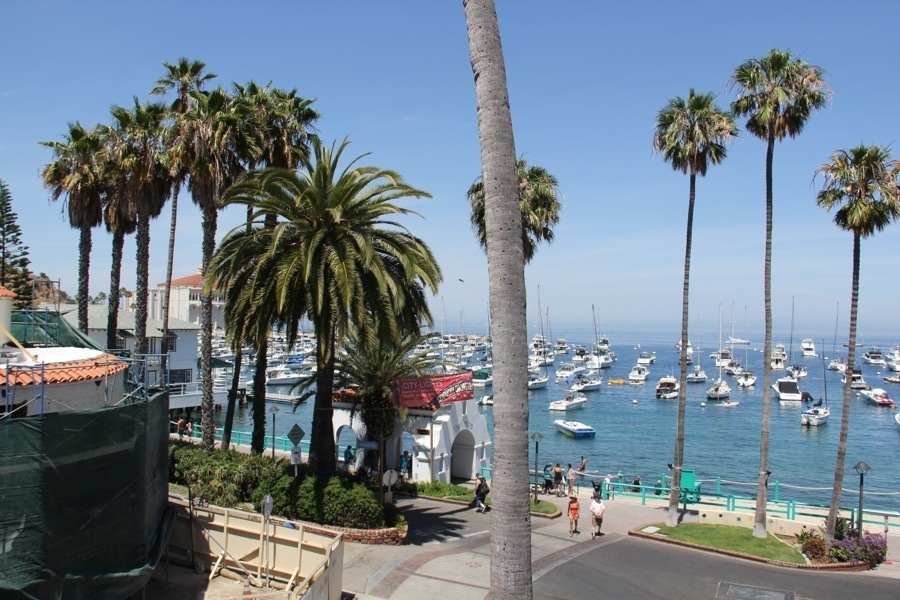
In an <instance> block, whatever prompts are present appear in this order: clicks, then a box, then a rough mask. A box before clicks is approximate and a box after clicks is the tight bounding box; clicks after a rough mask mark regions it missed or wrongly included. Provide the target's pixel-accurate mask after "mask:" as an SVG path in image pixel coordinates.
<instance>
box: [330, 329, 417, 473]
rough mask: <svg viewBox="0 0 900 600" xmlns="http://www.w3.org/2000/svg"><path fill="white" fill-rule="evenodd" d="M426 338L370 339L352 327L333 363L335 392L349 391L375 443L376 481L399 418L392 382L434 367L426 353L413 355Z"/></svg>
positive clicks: (382, 468)
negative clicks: (386, 444) (377, 451)
mask: <svg viewBox="0 0 900 600" xmlns="http://www.w3.org/2000/svg"><path fill="white" fill-rule="evenodd" d="M427 337H428V336H426V335H422V334H420V333H418V332H416V333H408V334H404V335H401V336H400V337H399V339H394V338H393V337H389V338H384V339H383V338H380V337H376V338H375V339H369V338H367V336H366V335H364V334H363V333H362V332H360V331H358V330H356V329H354V328H352V327H351V328H350V334H349V336H348V338H347V344H346V352H345V353H342V354H341V355H340V356H339V357H338V358H337V360H336V361H335V388H338V389H341V388H343V389H347V390H352V395H351V396H350V400H351V401H352V402H353V403H354V410H357V409H358V410H359V416H360V418H361V419H362V422H363V425H365V427H366V433H367V434H368V435H370V436H371V437H373V438H374V439H375V440H377V441H378V448H379V461H378V465H379V469H378V480H379V481H380V480H381V476H382V474H383V473H384V442H385V440H387V439H389V438H390V437H391V436H392V435H393V433H394V427H395V426H396V424H397V420H398V419H399V418H400V410H399V409H398V408H397V407H396V405H395V402H394V380H396V379H397V378H398V377H410V376H421V375H425V374H426V373H427V372H428V370H429V369H430V368H431V367H433V366H434V364H435V361H434V358H432V357H430V356H428V352H418V351H416V346H417V345H418V344H419V343H421V342H423V341H425V339H426V338H427Z"/></svg>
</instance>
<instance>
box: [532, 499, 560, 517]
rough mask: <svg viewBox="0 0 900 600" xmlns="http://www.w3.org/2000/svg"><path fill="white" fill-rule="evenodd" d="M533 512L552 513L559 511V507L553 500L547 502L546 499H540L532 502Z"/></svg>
mask: <svg viewBox="0 0 900 600" xmlns="http://www.w3.org/2000/svg"><path fill="white" fill-rule="evenodd" d="M530 508H531V512H533V513H540V514H542V515H552V514H553V513H555V512H557V511H558V510H559V509H558V508H557V507H556V505H555V504H553V503H552V502H547V501H546V500H538V501H537V502H532V503H531V505H530Z"/></svg>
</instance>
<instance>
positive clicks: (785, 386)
mask: <svg viewBox="0 0 900 600" xmlns="http://www.w3.org/2000/svg"><path fill="white" fill-rule="evenodd" d="M772 389H773V390H775V394H776V395H777V396H778V401H779V402H781V403H782V404H793V403H795V402H796V403H800V402H801V401H802V400H803V394H802V393H801V392H800V388H799V387H797V380H796V379H794V378H793V377H782V378H781V379H779V380H777V381H776V382H775V383H773V384H772Z"/></svg>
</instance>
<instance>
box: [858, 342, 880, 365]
mask: <svg viewBox="0 0 900 600" xmlns="http://www.w3.org/2000/svg"><path fill="white" fill-rule="evenodd" d="M862 359H863V361H864V362H867V363H869V364H870V365H879V366H882V367H883V366H884V365H885V360H884V354H882V353H881V348H879V347H878V346H872V347H870V348H869V349H868V350H867V351H866V352H865V353H863V355H862Z"/></svg>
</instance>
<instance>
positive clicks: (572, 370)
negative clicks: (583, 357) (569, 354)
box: [556, 363, 587, 379]
mask: <svg viewBox="0 0 900 600" xmlns="http://www.w3.org/2000/svg"><path fill="white" fill-rule="evenodd" d="M585 371H587V368H585V367H584V366H583V365H576V364H575V363H559V368H558V369H557V370H556V377H557V378H558V379H567V378H569V377H571V376H572V375H579V374H581V373H584V372H585Z"/></svg>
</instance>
